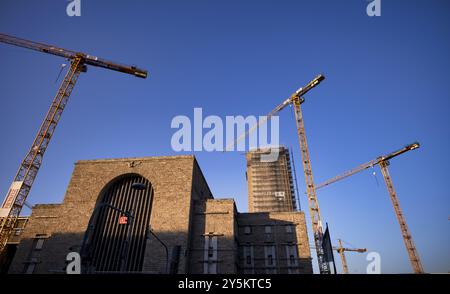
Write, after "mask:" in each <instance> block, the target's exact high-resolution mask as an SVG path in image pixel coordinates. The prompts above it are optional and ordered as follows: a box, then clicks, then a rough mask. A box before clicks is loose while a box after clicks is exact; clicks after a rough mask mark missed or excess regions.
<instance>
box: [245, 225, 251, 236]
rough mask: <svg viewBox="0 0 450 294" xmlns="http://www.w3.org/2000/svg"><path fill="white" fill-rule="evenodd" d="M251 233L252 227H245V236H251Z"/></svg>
mask: <svg viewBox="0 0 450 294" xmlns="http://www.w3.org/2000/svg"><path fill="white" fill-rule="evenodd" d="M251 233H252V227H250V226H245V227H244V234H246V235H250V234H251Z"/></svg>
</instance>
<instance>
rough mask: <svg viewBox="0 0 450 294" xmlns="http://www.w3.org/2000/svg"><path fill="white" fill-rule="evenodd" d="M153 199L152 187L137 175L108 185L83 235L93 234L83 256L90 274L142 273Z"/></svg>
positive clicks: (128, 176)
mask: <svg viewBox="0 0 450 294" xmlns="http://www.w3.org/2000/svg"><path fill="white" fill-rule="evenodd" d="M136 186H138V187H139V188H136ZM152 197H153V187H152V185H151V183H150V182H149V181H148V180H147V179H145V178H144V177H142V176H140V175H135V174H131V175H127V176H124V177H122V178H120V179H117V180H115V181H114V182H113V183H111V184H110V186H109V188H107V189H106V191H105V193H104V194H103V196H102V200H101V202H100V203H99V204H98V205H97V208H96V209H95V210H94V212H93V215H92V220H93V221H94V222H93V224H92V227H91V229H88V231H87V232H86V234H88V235H90V234H92V235H91V236H89V237H88V238H87V239H88V240H89V241H88V243H87V244H86V248H85V249H86V251H85V253H86V255H85V256H84V257H85V258H84V260H85V262H84V263H85V265H87V267H88V268H89V270H88V271H89V272H111V271H112V272H135V271H142V265H143V259H144V252H145V245H146V240H147V231H148V227H149V222H150V214H151V205H152ZM120 211H124V212H128V213H131V217H130V216H128V217H127V216H126V214H124V213H122V212H120ZM83 255H84V254H83ZM82 259H83V257H82Z"/></svg>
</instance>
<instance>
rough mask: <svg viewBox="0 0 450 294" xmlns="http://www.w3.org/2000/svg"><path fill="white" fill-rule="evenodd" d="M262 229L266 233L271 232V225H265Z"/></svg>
mask: <svg viewBox="0 0 450 294" xmlns="http://www.w3.org/2000/svg"><path fill="white" fill-rule="evenodd" d="M264 231H265V232H266V234H272V227H271V226H265V228H264Z"/></svg>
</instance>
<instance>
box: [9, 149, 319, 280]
mask: <svg viewBox="0 0 450 294" xmlns="http://www.w3.org/2000/svg"><path fill="white" fill-rule="evenodd" d="M73 252H75V253H78V254H79V255H80V257H81V264H80V265H81V269H82V272H83V273H104V272H108V273H114V272H120V273H123V272H127V273H172V274H176V273H180V274H182V273H196V274H201V273H209V274H216V273H219V274H222V273H223V274H225V273H230V274H232V273H292V274H295V273H312V266H311V258H310V248H309V242H308V237H307V232H306V223H305V216H304V214H303V212H271V213H239V212H238V211H237V209H236V205H235V202H234V200H233V199H214V198H213V195H212V193H211V191H210V189H209V187H208V184H207V182H206V180H205V178H204V176H203V173H202V171H201V170H200V167H199V165H198V163H197V161H196V159H195V158H194V157H193V156H171V157H143V158H125V159H105V160H87V161H79V162H77V163H76V164H75V168H74V171H73V174H72V177H71V180H70V183H69V186H68V188H67V191H66V194H65V197H64V200H63V202H62V203H59V204H40V205H35V206H34V207H33V209H32V214H31V216H30V217H29V218H28V222H27V225H26V227H25V228H24V229H23V230H22V233H21V240H20V243H19V244H18V247H17V251H16V253H15V256H14V258H13V260H12V263H11V266H10V267H9V273H24V274H31V273H40V274H50V273H65V272H66V265H67V257H68V254H70V253H73Z"/></svg>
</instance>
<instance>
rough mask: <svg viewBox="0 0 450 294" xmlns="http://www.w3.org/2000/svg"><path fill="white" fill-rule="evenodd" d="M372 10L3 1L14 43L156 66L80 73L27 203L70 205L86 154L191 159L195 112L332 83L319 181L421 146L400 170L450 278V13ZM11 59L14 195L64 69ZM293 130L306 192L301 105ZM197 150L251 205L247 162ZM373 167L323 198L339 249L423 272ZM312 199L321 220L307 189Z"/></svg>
mask: <svg viewBox="0 0 450 294" xmlns="http://www.w3.org/2000/svg"><path fill="white" fill-rule="evenodd" d="M367 3H368V2H367V1H366V0H347V1H332V0H320V1H319V0H314V1H312V0H311V1H265V0H259V1H250V0H246V1H236V0H228V1H200V0H192V1H181V0H180V1H171V0H165V1H106V0H104V1H100V0H98V1H92V0H90V1H85V0H84V1H83V0H82V16H81V17H73V18H71V17H68V16H67V15H66V13H65V9H66V5H67V2H66V1H56V0H52V1H51V0H46V1H44V0H41V1H26V0H2V1H1V3H0V31H1V32H3V33H6V34H10V35H15V36H19V37H22V38H26V39H31V40H35V41H40V42H43V43H49V44H54V45H57V46H60V47H63V48H67V49H72V50H78V51H83V52H86V53H90V54H93V55H96V56H99V57H102V58H105V59H109V60H113V61H117V62H122V63H126V64H136V65H138V66H139V67H141V68H145V69H148V70H149V72H150V75H149V78H148V79H147V80H142V79H137V78H134V77H132V76H127V75H124V74H121V73H117V72H112V71H108V70H104V69H99V68H92V67H91V68H89V70H88V72H87V73H85V74H82V75H81V77H80V79H79V80H78V84H77V86H76V88H75V90H74V91H73V93H72V96H71V99H70V101H69V104H68V107H67V109H66V111H65V113H64V114H63V117H62V120H61V122H60V124H59V126H58V128H57V130H56V133H55V136H54V137H53V140H52V142H51V144H50V147H49V149H48V151H47V153H46V156H45V160H44V165H43V168H42V169H41V171H40V173H39V176H38V178H37V180H36V182H35V185H34V187H33V189H32V191H31V194H30V197H29V202H30V203H54V202H60V201H62V199H63V196H64V193H65V190H66V187H67V184H68V182H69V180H70V175H71V172H72V169H73V163H74V162H76V161H77V160H80V159H97V158H115V157H134V156H157V155H175V154H178V153H176V152H174V151H172V149H171V146H170V140H171V136H172V134H173V133H174V130H173V129H171V128H170V123H171V120H172V118H173V117H174V116H176V115H187V116H189V117H193V108H194V107H202V108H203V113H204V115H205V116H206V115H218V116H220V117H223V118H225V116H227V115H244V116H247V115H264V114H267V113H268V112H269V111H270V110H272V109H273V108H274V107H275V106H276V105H277V104H279V103H280V102H281V101H282V100H283V99H284V98H286V97H287V96H288V95H290V94H291V93H292V92H293V91H294V90H296V89H297V88H298V87H300V86H302V85H304V84H306V83H307V82H308V81H309V80H311V79H312V78H313V77H315V76H316V75H317V74H318V73H324V75H325V76H326V80H325V81H323V82H322V84H321V85H319V86H318V87H317V88H315V89H314V90H312V91H311V92H310V93H309V94H307V95H306V102H305V103H304V104H303V114H304V118H305V125H306V132H307V137H308V143H309V147H310V153H311V161H312V166H313V172H314V178H315V182H316V183H319V182H321V181H323V180H326V179H328V178H330V177H332V176H334V175H336V174H338V173H341V172H343V171H345V170H347V169H350V168H353V167H354V166H356V165H358V164H360V163H363V162H366V161H369V160H371V159H373V158H375V157H377V156H378V155H381V154H384V153H388V152H390V151H393V150H396V149H398V148H400V147H402V146H404V145H406V144H408V143H411V142H413V141H416V140H417V141H419V142H420V143H421V145H422V146H421V148H420V149H418V150H415V151H412V152H408V153H406V154H404V155H402V156H399V157H397V158H395V159H394V160H392V161H391V166H390V171H391V175H392V177H393V180H394V184H395V188H396V190H397V192H398V197H399V200H400V203H401V206H402V209H403V211H404V213H405V216H406V219H407V222H408V224H409V227H410V230H411V232H412V234H413V237H414V240H415V243H416V245H417V248H418V250H419V253H420V256H421V258H422V262H423V265H424V268H425V270H426V271H428V272H448V271H450V250H449V245H450V235H449V225H450V222H449V220H448V217H449V216H450V211H449V208H450V205H449V204H450V201H449V197H448V196H449V192H448V191H449V186H447V181H448V168H449V166H450V156H449V153H448V146H449V145H450V135H449V126H450V116H449V110H450V102H449V94H448V93H450V79H449V76H450V75H449V68H450V59H449V52H450V40H449V36H450V17H449V16H450V15H449V14H450V3H449V2H448V1H446V0H432V1H430V0H416V1H411V0H409V1H406V0H403V1H402V0H391V1H386V0H382V15H381V16H380V17H375V18H370V17H368V16H367V15H366V12H365V11H366V5H367ZM0 56H1V57H0V99H1V102H2V103H1V108H0V114H1V115H0V133H1V134H2V140H1V144H0V151H1V152H0V162H1V166H0V178H1V179H2V180H1V181H0V191H3V193H6V191H7V189H8V187H9V185H10V182H11V180H12V178H13V176H14V174H15V172H16V170H17V168H18V165H19V163H20V161H21V160H22V158H23V156H24V155H25V154H26V152H27V150H28V148H29V146H30V144H31V142H32V139H33V138H34V135H35V133H36V131H37V128H38V126H39V124H40V123H41V120H42V118H43V116H44V114H45V112H46V111H47V108H48V106H49V105H50V102H51V99H52V98H53V96H54V94H55V91H56V90H57V87H58V84H57V83H56V84H55V79H56V77H57V74H58V71H59V68H60V65H61V63H63V62H65V61H64V60H63V59H61V58H59V57H55V56H51V55H46V54H42V53H39V52H33V51H30V50H26V49H21V48H17V47H13V46H9V45H5V44H0ZM280 127H281V134H280V137H281V143H282V144H284V145H286V146H288V147H292V148H293V151H294V156H295V157H296V165H297V174H298V182H299V184H300V190H302V191H304V180H303V173H302V172H301V165H300V160H299V155H300V154H299V147H298V140H297V136H296V131H295V123H294V120H293V114H292V111H291V110H290V109H289V108H287V109H285V110H283V111H282V112H281V113H280ZM182 154H185V153H182ZM195 155H196V156H197V158H198V161H199V163H200V166H201V168H202V170H203V172H204V174H205V177H206V179H207V181H208V183H209V185H210V187H211V189H212V190H213V193H214V195H215V197H216V198H221V197H234V198H235V199H236V202H237V206H238V209H239V210H240V211H246V210H247V197H246V195H247V186H246V181H245V157H244V155H243V154H242V152H231V153H221V152H213V153H209V152H195ZM372 172H373V171H372V170H368V171H364V172H362V173H360V174H358V175H355V176H353V177H351V178H348V179H346V180H344V181H342V182H340V183H336V184H334V185H333V186H330V187H327V188H324V189H323V190H320V192H318V197H319V202H320V207H321V210H322V217H323V219H324V221H326V222H328V223H329V224H330V227H331V236H332V238H333V240H334V241H335V240H336V239H337V238H342V239H343V240H345V241H347V242H348V243H350V244H352V245H354V246H357V247H366V248H368V249H369V251H376V252H379V253H380V254H381V258H382V260H381V264H382V271H383V272H384V273H398V272H401V273H405V272H411V266H410V264H409V261H408V258H407V253H406V250H405V248H404V245H403V241H402V238H401V235H400V230H399V226H398V223H397V221H396V219H395V215H394V212H393V208H392V205H391V203H390V200H389V197H388V194H387V190H386V188H385V186H384V183H383V179H382V176H381V173H380V171H379V168H375V172H376V175H375V176H374V175H372ZM375 177H376V178H375ZM377 182H378V184H377ZM301 201H302V202H301V204H302V208H303V209H305V210H307V209H306V208H307V203H306V198H305V197H304V196H303V195H302V196H301ZM307 216H308V214H307ZM307 221H308V227H310V221H309V218H308V219H307ZM309 233H310V232H309ZM310 238H311V237H310ZM310 243H313V240H312V238H311V239H310ZM348 246H350V245H348ZM336 258H337V259H339V258H338V255H337V254H336ZM347 259H348V263H349V267H350V271H351V272H353V273H364V272H365V268H366V265H367V261H366V260H365V255H364V254H357V253H349V254H347ZM314 264H315V262H314ZM338 268H339V270H340V262H339V261H338Z"/></svg>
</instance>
